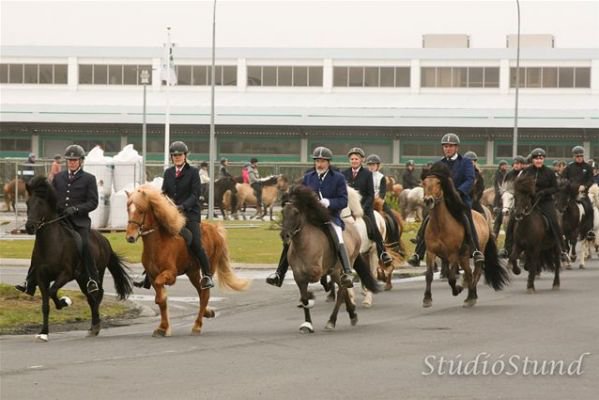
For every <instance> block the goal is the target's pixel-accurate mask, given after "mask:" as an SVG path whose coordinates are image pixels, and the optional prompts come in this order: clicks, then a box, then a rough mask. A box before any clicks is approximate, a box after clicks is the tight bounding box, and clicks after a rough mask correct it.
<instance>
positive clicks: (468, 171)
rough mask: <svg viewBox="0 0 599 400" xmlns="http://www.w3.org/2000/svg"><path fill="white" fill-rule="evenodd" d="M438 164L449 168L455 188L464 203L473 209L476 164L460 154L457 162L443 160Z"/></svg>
mask: <svg viewBox="0 0 599 400" xmlns="http://www.w3.org/2000/svg"><path fill="white" fill-rule="evenodd" d="M437 162H440V163H443V164H445V165H447V166H448V167H449V170H450V171H451V178H452V179H453V184H454V186H455V188H456V189H457V191H458V192H459V193H460V196H461V197H462V200H463V201H464V203H466V205H467V206H468V207H470V208H472V197H471V196H470V193H471V191H472V186H473V185H474V164H472V160H470V159H469V158H464V157H462V155H461V154H458V157H457V158H456V159H455V160H448V159H447V158H442V159H441V160H439V161H437Z"/></svg>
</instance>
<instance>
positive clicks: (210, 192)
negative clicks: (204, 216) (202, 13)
mask: <svg viewBox="0 0 599 400" xmlns="http://www.w3.org/2000/svg"><path fill="white" fill-rule="evenodd" d="M215 43H216V0H214V5H213V9H212V73H211V79H210V81H211V85H210V142H209V147H210V148H209V153H210V163H209V166H208V174H209V175H210V178H211V179H210V183H208V219H212V218H213V217H214V178H215V176H214V162H215V161H216V143H215V141H216V138H215V132H214V80H215V75H216V73H215V66H214V63H215V61H214V59H215V50H214V48H215Z"/></svg>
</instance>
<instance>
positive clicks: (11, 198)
mask: <svg viewBox="0 0 599 400" xmlns="http://www.w3.org/2000/svg"><path fill="white" fill-rule="evenodd" d="M17 182H18V186H17ZM15 186H17V188H16V189H17V192H18V194H19V198H20V199H21V200H26V199H27V197H26V196H27V189H26V188H25V182H24V181H23V180H22V179H19V180H18V181H17V179H13V180H12V181H10V182H8V183H6V184H5V185H4V188H3V189H4V203H5V204H6V211H11V206H12V211H16V210H17V209H16V201H15Z"/></svg>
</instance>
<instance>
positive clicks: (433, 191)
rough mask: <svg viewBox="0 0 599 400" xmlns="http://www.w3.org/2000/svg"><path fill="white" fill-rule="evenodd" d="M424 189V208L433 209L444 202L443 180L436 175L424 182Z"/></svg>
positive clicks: (428, 177) (425, 179) (430, 176)
mask: <svg viewBox="0 0 599 400" xmlns="http://www.w3.org/2000/svg"><path fill="white" fill-rule="evenodd" d="M422 188H423V189H424V206H425V207H426V208H427V209H429V210H430V209H432V208H434V207H435V205H437V204H438V203H439V202H441V201H443V188H442V187H441V180H440V179H439V178H438V177H437V176H435V175H429V176H427V177H426V178H424V180H423V181H422Z"/></svg>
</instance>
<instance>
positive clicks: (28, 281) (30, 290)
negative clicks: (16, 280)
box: [15, 265, 37, 296]
mask: <svg viewBox="0 0 599 400" xmlns="http://www.w3.org/2000/svg"><path fill="white" fill-rule="evenodd" d="M36 286H37V285H36V284H35V279H33V265H32V266H30V267H29V271H27V278H25V281H23V283H21V284H17V285H15V289H17V290H18V291H21V292H23V293H25V294H28V295H29V296H33V295H34V294H35V288H36Z"/></svg>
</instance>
